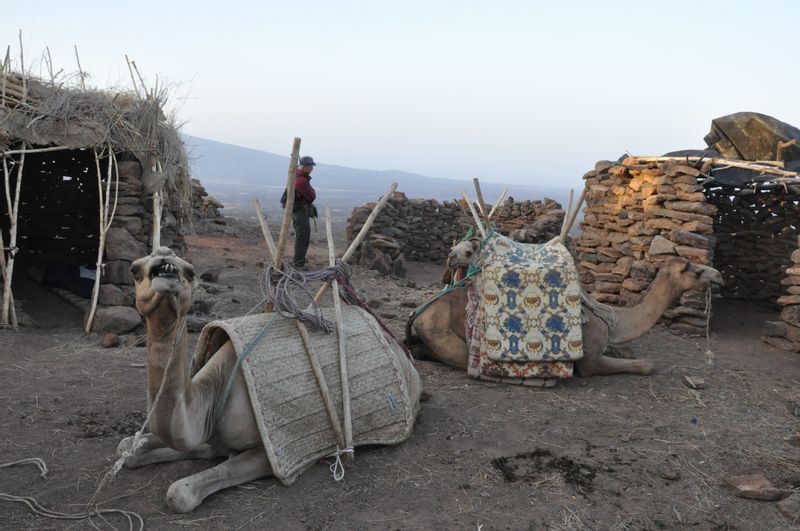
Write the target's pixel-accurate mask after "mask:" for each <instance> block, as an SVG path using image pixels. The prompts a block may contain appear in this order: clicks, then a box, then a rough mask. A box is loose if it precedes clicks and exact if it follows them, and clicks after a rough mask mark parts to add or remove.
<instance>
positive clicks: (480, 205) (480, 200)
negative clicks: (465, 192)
mask: <svg viewBox="0 0 800 531" xmlns="http://www.w3.org/2000/svg"><path fill="white" fill-rule="evenodd" d="M472 184H474V185H475V195H476V196H477V197H478V210H479V211H480V213H481V216H483V219H484V220H486V221H489V218H488V216H486V211H485V210H484V208H483V192H482V191H481V182H480V181H479V180H478V178H477V177H474V178H473V179H472Z"/></svg>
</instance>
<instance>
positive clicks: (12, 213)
mask: <svg viewBox="0 0 800 531" xmlns="http://www.w3.org/2000/svg"><path fill="white" fill-rule="evenodd" d="M20 34H21V32H20ZM20 38H21V37H20ZM20 53H21V52H20ZM24 168H25V153H22V155H20V160H19V168H18V169H17V186H16V188H15V189H14V204H13V208H12V204H11V195H10V193H9V187H10V184H9V180H10V178H9V174H8V172H7V171H4V177H5V182H6V201H7V204H8V217H9V221H10V225H11V226H10V227H9V242H8V246H9V247H10V248H11V249H14V248H15V247H16V246H17V221H18V220H19V216H18V214H19V195H20V191H21V190H22V170H23V169H24ZM3 169H4V170H5V169H6V165H5V158H3ZM15 254H16V253H14V251H13V250H12V251H11V252H10V253H9V254H8V262H7V263H6V267H5V278H4V281H3V282H4V286H3V311H2V322H3V323H4V324H9V323H10V320H9V312H10V305H11V280H12V278H13V275H14V261H15V260H14V255H15Z"/></svg>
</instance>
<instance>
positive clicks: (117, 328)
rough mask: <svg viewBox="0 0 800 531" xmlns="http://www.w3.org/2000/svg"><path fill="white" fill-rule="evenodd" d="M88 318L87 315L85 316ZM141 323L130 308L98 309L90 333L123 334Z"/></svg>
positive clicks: (112, 307) (136, 314)
mask: <svg viewBox="0 0 800 531" xmlns="http://www.w3.org/2000/svg"><path fill="white" fill-rule="evenodd" d="M87 318H88V314H87ZM141 323H142V317H141V316H140V315H139V312H137V311H136V310H135V309H134V308H132V307H130V306H107V307H105V308H98V309H97V312H96V313H95V315H94V323H93V324H92V331H93V332H97V333H101V334H105V333H108V332H110V333H112V334H125V333H127V332H130V331H131V330H133V329H134V328H136V327H137V326H139V325H140V324H141Z"/></svg>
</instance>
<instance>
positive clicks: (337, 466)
mask: <svg viewBox="0 0 800 531" xmlns="http://www.w3.org/2000/svg"><path fill="white" fill-rule="evenodd" d="M354 452H355V451H354V450H353V448H345V449H344V450H340V449H339V447H338V446H337V447H336V451H335V452H333V453H332V454H331V455H329V456H328V457H333V458H335V459H336V460H335V461H334V462H333V464H332V465H331V466H330V471H331V474H333V480H334V481H337V482H338V481H341V480H343V479H344V463H342V455H343V454H352V453H354Z"/></svg>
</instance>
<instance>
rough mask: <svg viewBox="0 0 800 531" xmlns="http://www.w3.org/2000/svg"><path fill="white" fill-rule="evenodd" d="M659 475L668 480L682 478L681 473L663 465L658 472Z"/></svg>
mask: <svg viewBox="0 0 800 531" xmlns="http://www.w3.org/2000/svg"><path fill="white" fill-rule="evenodd" d="M656 473H657V474H658V477H660V478H662V479H666V480H667V481H677V480H679V479H681V473H680V472H678V471H677V470H675V469H674V468H672V467H669V466H663V467H661V468H659V469H658V471H657V472H656Z"/></svg>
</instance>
